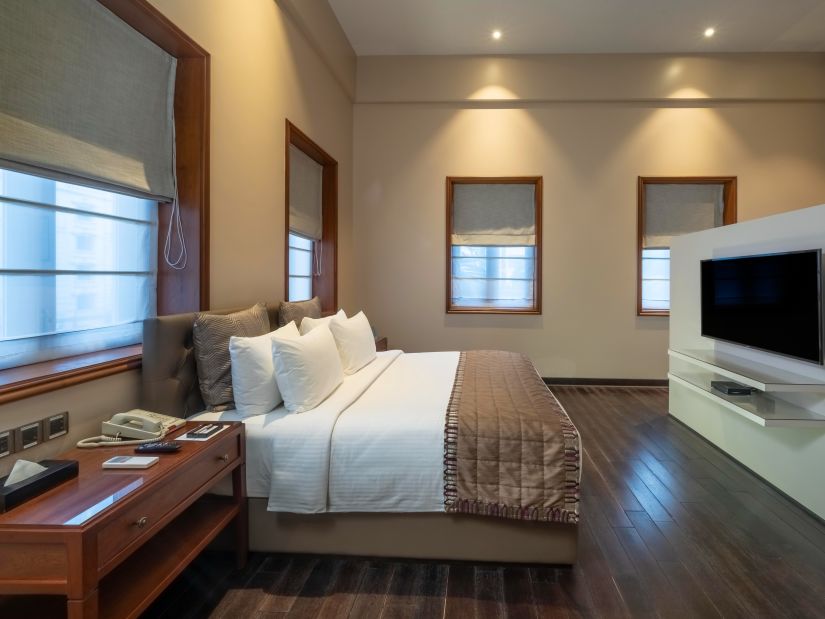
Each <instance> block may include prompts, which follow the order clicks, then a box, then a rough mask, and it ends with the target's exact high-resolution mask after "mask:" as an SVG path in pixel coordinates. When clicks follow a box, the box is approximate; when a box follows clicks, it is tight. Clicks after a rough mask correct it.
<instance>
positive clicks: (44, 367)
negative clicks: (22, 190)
mask: <svg viewBox="0 0 825 619" xmlns="http://www.w3.org/2000/svg"><path fill="white" fill-rule="evenodd" d="M98 2H99V3H100V4H101V5H103V6H104V7H106V8H107V9H108V10H110V11H111V12H112V13H113V14H114V15H115V16H117V17H118V18H120V19H121V20H122V21H123V22H125V23H126V24H128V25H129V26H131V27H132V28H134V29H135V30H136V31H137V32H139V33H140V34H142V35H143V36H145V37H146V38H147V39H149V40H150V41H152V42H153V43H154V44H155V45H157V46H158V47H160V48H161V49H163V50H164V51H166V52H167V53H168V54H170V55H171V56H173V57H175V58H176V59H177V71H176V76H175V99H174V109H175V148H176V168H175V172H176V175H177V188H178V204H179V206H180V216H181V221H182V224H183V229H184V234H185V237H186V249H187V254H188V256H189V259H188V262H187V265H186V267H185V268H184V269H180V270H178V269H173V268H172V267H170V266H169V265H167V264H166V262H165V260H164V258H163V245H164V244H163V239H164V234H165V232H164V231H165V225H164V224H168V221H169V216H170V213H171V209H172V204H171V203H159V204H158V260H157V264H158V276H157V313H158V315H167V314H178V313H182V312H191V311H196V310H199V309H200V310H203V309H207V308H208V307H209V97H210V95H209V92H210V82H209V73H210V57H209V54H208V53H207V52H206V50H204V49H203V48H202V47H200V46H199V45H198V44H197V43H195V41H193V40H192V39H191V38H190V37H189V36H188V35H186V33H184V32H183V31H182V30H181V29H180V28H178V27H177V26H176V25H175V24H174V23H172V22H171V21H170V20H169V19H168V18H167V17H166V16H165V15H163V13H161V12H160V11H159V10H158V9H156V8H155V7H154V6H153V5H152V4H150V3H149V2H148V0H98ZM141 351H142V347H141V346H140V345H136V346H126V347H123V348H115V349H111V350H103V351H99V352H95V353H89V354H85V355H77V356H74V357H66V358H62V359H55V360H53V361H46V362H43V363H35V364H31V365H26V366H20V367H16V368H9V369H7V370H2V371H0V404H5V403H8V402H13V401H15V400H20V399H23V398H28V397H32V396H35V395H40V394H42V393H47V392H50V391H54V390H57V389H62V388H64V387H69V386H72V385H77V384H80V383H84V382H88V381H91V380H95V379H98V378H102V377H104V376H109V375H112V374H117V373H120V372H126V371H129V370H134V369H136V368H139V367H140V365H141Z"/></svg>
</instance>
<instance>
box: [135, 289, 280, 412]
mask: <svg viewBox="0 0 825 619" xmlns="http://www.w3.org/2000/svg"><path fill="white" fill-rule="evenodd" d="M280 305H281V304H280V302H278V303H267V307H266V309H267V314H269V324H270V328H271V329H275V328H276V327H277V326H278V308H279V307H280ZM239 309H245V308H235V309H228V310H209V312H208V313H210V314H231V313H232V312H237V311H239ZM196 315H197V312H190V313H188V314H173V315H171V316H158V317H157V318H149V319H147V320H145V321H144V322H143V371H142V386H141V404H140V405H141V407H143V408H144V409H146V410H149V411H154V412H156V413H162V414H164V415H172V416H174V417H189V416H191V415H194V414H196V413H199V412H201V411H202V410H203V409H204V404H203V400H202V399H201V392H200V387H199V386H198V373H197V368H196V367H195V351H194V350H193V344H192V325H193V324H194V322H195V316H196Z"/></svg>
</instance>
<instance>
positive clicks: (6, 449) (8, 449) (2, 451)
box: [0, 430, 14, 458]
mask: <svg viewBox="0 0 825 619" xmlns="http://www.w3.org/2000/svg"><path fill="white" fill-rule="evenodd" d="M13 453H14V434H12V431H11V430H3V431H2V432H0V458H5V457H6V456H10V455H11V454H13Z"/></svg>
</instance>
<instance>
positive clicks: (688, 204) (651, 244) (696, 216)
mask: <svg viewBox="0 0 825 619" xmlns="http://www.w3.org/2000/svg"><path fill="white" fill-rule="evenodd" d="M638 220H639V235H638V236H639V238H638V282H637V294H636V310H637V314H638V315H639V316H667V315H669V313H670V243H671V239H673V237H674V236H678V235H680V234H687V233H690V232H698V231H699V230H706V229H708V228H714V227H716V226H722V225H727V224H731V223H735V222H736V177H667V178H659V177H639V186H638Z"/></svg>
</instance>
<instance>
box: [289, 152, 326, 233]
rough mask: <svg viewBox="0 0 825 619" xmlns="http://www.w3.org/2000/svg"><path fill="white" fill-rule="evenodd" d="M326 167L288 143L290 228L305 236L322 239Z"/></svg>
mask: <svg viewBox="0 0 825 619" xmlns="http://www.w3.org/2000/svg"><path fill="white" fill-rule="evenodd" d="M323 174H324V168H323V166H321V164H320V163H318V162H317V161H315V160H314V159H312V158H311V157H310V156H309V155H307V154H306V153H304V152H303V151H302V150H300V149H299V148H296V147H295V146H293V145H291V144H290V146H289V229H290V230H291V231H292V232H294V233H296V234H300V235H301V236H303V237H306V238H308V239H312V240H314V241H320V240H321V236H322V233H323V219H322V216H321V196H322V180H323Z"/></svg>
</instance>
